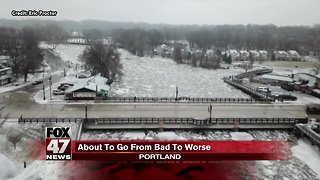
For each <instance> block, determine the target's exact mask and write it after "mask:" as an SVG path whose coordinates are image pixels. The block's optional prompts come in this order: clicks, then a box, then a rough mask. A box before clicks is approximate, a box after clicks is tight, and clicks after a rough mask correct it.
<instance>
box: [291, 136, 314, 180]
mask: <svg viewBox="0 0 320 180" xmlns="http://www.w3.org/2000/svg"><path fill="white" fill-rule="evenodd" d="M291 150H292V153H293V155H294V156H295V157H296V158H298V159H300V160H301V161H303V162H304V163H306V164H307V165H308V166H309V167H310V168H311V169H312V170H313V171H315V172H317V174H318V176H317V178H318V179H320V161H319V160H320V153H319V149H318V148H316V147H313V146H311V145H310V143H309V142H308V141H305V140H298V144H297V145H296V146H293V147H292V149H291Z"/></svg>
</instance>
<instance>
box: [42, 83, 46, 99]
mask: <svg viewBox="0 0 320 180" xmlns="http://www.w3.org/2000/svg"><path fill="white" fill-rule="evenodd" d="M42 90H43V100H46V92H45V91H44V83H42Z"/></svg>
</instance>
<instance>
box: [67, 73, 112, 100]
mask: <svg viewBox="0 0 320 180" xmlns="http://www.w3.org/2000/svg"><path fill="white" fill-rule="evenodd" d="M107 81H108V79H106V78H104V77H101V76H100V75H97V76H95V77H93V78H91V79H89V80H88V81H87V82H84V83H79V84H75V85H74V86H71V87H70V88H68V89H66V91H65V92H66V96H65V99H94V98H95V97H97V96H107V94H108V92H109V90H110V86H109V85H107V84H106V83H107Z"/></svg>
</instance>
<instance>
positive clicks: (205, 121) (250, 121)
mask: <svg viewBox="0 0 320 180" xmlns="http://www.w3.org/2000/svg"><path fill="white" fill-rule="evenodd" d="M297 122H298V120H297V119H295V118H211V119H210V118H206V119H194V118H139V117H136V118H89V119H88V120H87V123H89V124H90V123H95V124H162V123H163V124H198V125H200V124H235V123H239V124H296V123H297Z"/></svg>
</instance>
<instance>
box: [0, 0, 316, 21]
mask: <svg viewBox="0 0 320 180" xmlns="http://www.w3.org/2000/svg"><path fill="white" fill-rule="evenodd" d="M21 9H27V10H29V9H32V10H39V9H43V10H56V11H58V15H57V16H56V17H49V18H48V17H46V19H55V20H62V19H68V20H77V21H79V20H87V19H97V20H106V21H123V22H129V21H133V22H148V23H168V24H214V25H216V24H248V23H254V24H270V23H272V24H276V25H313V24H320V0H79V1H76V0H1V1H0V18H10V19H21V18H26V17H12V16H11V11H12V10H21ZM28 18H31V17H28ZM33 18H39V17H33Z"/></svg>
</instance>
